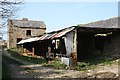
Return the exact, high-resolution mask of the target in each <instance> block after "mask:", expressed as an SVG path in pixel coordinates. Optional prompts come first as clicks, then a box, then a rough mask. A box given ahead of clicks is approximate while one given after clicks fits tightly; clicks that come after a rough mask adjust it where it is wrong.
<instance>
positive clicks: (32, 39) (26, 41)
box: [17, 37, 39, 44]
mask: <svg viewBox="0 0 120 80" xmlns="http://www.w3.org/2000/svg"><path fill="white" fill-rule="evenodd" d="M38 39H39V38H38V37H34V38H28V39H25V40H21V41H20V42H18V43H17V44H23V43H28V42H33V41H38Z"/></svg>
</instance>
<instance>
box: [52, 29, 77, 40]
mask: <svg viewBox="0 0 120 80" xmlns="http://www.w3.org/2000/svg"><path fill="white" fill-rule="evenodd" d="M74 28H75V27H71V28H67V29H65V30H63V31H61V32H59V33H57V34H56V35H55V36H53V38H58V37H62V36H64V35H65V34H67V33H68V32H70V31H72V30H73V29H74Z"/></svg>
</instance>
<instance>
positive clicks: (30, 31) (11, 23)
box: [7, 18, 46, 48]
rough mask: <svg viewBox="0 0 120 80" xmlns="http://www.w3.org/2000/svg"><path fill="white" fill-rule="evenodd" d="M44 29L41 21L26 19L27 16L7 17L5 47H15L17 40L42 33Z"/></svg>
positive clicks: (44, 26)
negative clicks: (18, 17) (21, 17)
mask: <svg viewBox="0 0 120 80" xmlns="http://www.w3.org/2000/svg"><path fill="white" fill-rule="evenodd" d="M45 31H46V25H45V23H44V22H43V21H34V20H28V19H27V18H23V19H22V20H15V19H9V20H8V40H7V47H8V48H15V47H17V43H18V42H19V41H21V40H24V39H27V38H31V37H35V36H39V35H42V34H44V33H45Z"/></svg>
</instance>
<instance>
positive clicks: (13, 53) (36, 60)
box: [7, 48, 46, 64]
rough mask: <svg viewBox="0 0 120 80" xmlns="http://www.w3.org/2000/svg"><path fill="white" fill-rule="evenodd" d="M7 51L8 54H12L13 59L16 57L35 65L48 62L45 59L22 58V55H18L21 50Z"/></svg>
mask: <svg viewBox="0 0 120 80" xmlns="http://www.w3.org/2000/svg"><path fill="white" fill-rule="evenodd" d="M7 51H8V53H10V55H11V56H12V57H14V58H16V59H20V60H25V61H28V62H32V63H35V64H43V63H46V60H45V59H44V58H43V57H40V58H33V57H27V56H22V55H20V54H18V53H19V52H20V51H19V49H16V48H15V49H8V50H7Z"/></svg>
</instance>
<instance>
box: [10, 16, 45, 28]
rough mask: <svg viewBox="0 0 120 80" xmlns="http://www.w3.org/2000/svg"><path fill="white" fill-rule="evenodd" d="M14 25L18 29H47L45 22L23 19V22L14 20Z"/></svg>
mask: <svg viewBox="0 0 120 80" xmlns="http://www.w3.org/2000/svg"><path fill="white" fill-rule="evenodd" d="M11 21H12V24H13V25H14V26H16V27H24V28H46V25H45V23H44V22H43V21H33V20H28V19H27V18H26V19H22V20H15V19H12V20H11Z"/></svg>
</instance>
